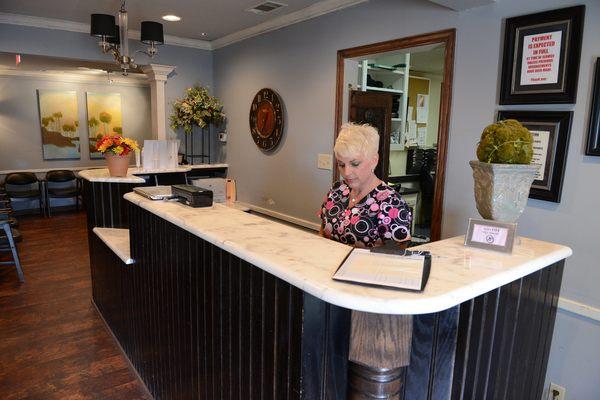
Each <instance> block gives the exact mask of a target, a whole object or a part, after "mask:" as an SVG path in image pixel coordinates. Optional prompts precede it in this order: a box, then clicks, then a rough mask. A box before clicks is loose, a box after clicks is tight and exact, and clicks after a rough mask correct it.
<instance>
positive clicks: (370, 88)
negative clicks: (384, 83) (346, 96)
mask: <svg viewBox="0 0 600 400" xmlns="http://www.w3.org/2000/svg"><path fill="white" fill-rule="evenodd" d="M358 88H359V89H362V85H358ZM365 90H373V91H375V92H387V93H396V94H402V93H404V92H403V91H402V90H400V89H388V88H380V87H373V86H365Z"/></svg>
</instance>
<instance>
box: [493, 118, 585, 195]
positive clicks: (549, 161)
mask: <svg viewBox="0 0 600 400" xmlns="http://www.w3.org/2000/svg"><path fill="white" fill-rule="evenodd" d="M503 119H516V120H518V121H519V122H520V123H521V124H523V126H525V127H526V128H527V129H529V131H530V132H531V134H532V135H533V159H532V160H531V163H532V164H537V165H539V169H538V174H537V176H536V177H535V180H534V181H533V184H532V185H531V190H530V191H529V198H531V199H539V200H546V201H551V202H554V203H560V196H561V193H562V185H563V178H564V175H565V166H566V165H567V152H568V149H569V136H570V134H571V121H572V120H573V112H572V111H499V112H498V120H503Z"/></svg>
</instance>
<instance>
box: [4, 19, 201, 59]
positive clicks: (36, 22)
mask: <svg viewBox="0 0 600 400" xmlns="http://www.w3.org/2000/svg"><path fill="white" fill-rule="evenodd" d="M0 24H9V25H20V26H30V27H33V28H44V29H56V30H61V31H68V32H78V33H87V34H89V32H90V24H84V23H81V22H73V21H67V20H64V19H55V18H43V17H34V16H31V15H20V14H8V13H1V12H0ZM128 36H129V38H130V39H134V40H139V39H140V31H135V30H129V32H128ZM165 44H168V45H170V46H181V47H191V48H194V49H200V50H212V46H211V44H210V42H208V41H206V40H197V39H189V38H184V37H179V36H172V35H165Z"/></svg>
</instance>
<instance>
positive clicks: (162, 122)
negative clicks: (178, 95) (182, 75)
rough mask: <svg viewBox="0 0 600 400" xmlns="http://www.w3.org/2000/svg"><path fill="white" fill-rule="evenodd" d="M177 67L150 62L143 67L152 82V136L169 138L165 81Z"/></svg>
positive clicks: (159, 138) (163, 138) (162, 138)
mask: <svg viewBox="0 0 600 400" xmlns="http://www.w3.org/2000/svg"><path fill="white" fill-rule="evenodd" d="M174 69H175V67H174V66H172V65H160V64H149V65H145V66H143V67H142V71H144V73H145V74H146V76H148V81H149V82H150V104H151V113H152V117H151V118H152V138H153V139H158V140H165V139H167V129H166V115H167V111H166V99H165V83H166V82H167V77H168V76H169V74H170V73H171V72H173V70H174Z"/></svg>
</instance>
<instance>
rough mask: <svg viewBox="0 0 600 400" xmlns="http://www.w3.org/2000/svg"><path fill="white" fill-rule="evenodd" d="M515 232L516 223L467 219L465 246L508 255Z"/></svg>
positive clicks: (510, 251)
mask: <svg viewBox="0 0 600 400" xmlns="http://www.w3.org/2000/svg"><path fill="white" fill-rule="evenodd" d="M516 232H517V224H516V223H512V222H499V221H492V220H487V219H474V218H469V227H468V228H467V234H466V235H465V246H468V247H476V248H478V249H485V250H492V251H498V252H501V253H509V254H510V253H512V249H513V245H514V242H515V238H516Z"/></svg>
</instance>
